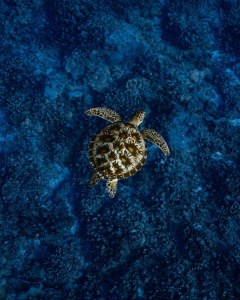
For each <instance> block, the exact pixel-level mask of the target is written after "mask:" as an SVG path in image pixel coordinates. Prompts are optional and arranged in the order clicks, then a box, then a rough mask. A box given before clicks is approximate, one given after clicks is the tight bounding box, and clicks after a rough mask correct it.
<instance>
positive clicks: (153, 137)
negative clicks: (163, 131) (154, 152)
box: [141, 129, 170, 155]
mask: <svg viewBox="0 0 240 300" xmlns="http://www.w3.org/2000/svg"><path fill="white" fill-rule="evenodd" d="M141 134H142V137H143V138H144V139H146V140H149V141H150V142H152V143H153V144H155V145H156V146H158V147H159V148H160V149H161V150H162V152H163V153H164V154H165V155H170V150H169V148H168V145H167V143H166V141H165V140H164V138H163V137H162V136H161V135H160V134H159V133H157V132H156V131H155V130H153V129H144V130H143V131H141Z"/></svg>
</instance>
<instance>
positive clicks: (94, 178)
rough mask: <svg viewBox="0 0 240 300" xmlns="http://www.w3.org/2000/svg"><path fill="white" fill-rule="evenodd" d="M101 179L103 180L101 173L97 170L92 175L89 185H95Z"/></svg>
mask: <svg viewBox="0 0 240 300" xmlns="http://www.w3.org/2000/svg"><path fill="white" fill-rule="evenodd" d="M100 180H101V176H100V174H99V173H97V172H95V173H94V174H93V175H92V177H91V178H90V180H89V183H88V185H89V186H93V185H95V184H97V183H98V182H99V181H100Z"/></svg>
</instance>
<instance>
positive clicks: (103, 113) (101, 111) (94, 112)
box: [86, 107, 121, 123]
mask: <svg viewBox="0 0 240 300" xmlns="http://www.w3.org/2000/svg"><path fill="white" fill-rule="evenodd" d="M86 115H88V116H97V117H100V118H103V119H105V120H107V121H109V122H111V123H114V122H120V121H121V117H120V116H119V114H118V113H116V112H115V111H113V110H111V109H109V108H105V107H94V108H91V109H89V110H87V111H86Z"/></svg>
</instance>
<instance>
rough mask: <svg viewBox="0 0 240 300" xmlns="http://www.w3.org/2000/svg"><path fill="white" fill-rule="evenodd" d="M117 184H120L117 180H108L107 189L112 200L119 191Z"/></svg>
mask: <svg viewBox="0 0 240 300" xmlns="http://www.w3.org/2000/svg"><path fill="white" fill-rule="evenodd" d="M117 182H118V180H117V179H112V180H108V181H107V185H106V188H107V192H108V195H109V196H110V197H111V198H113V197H114V196H115V195H116V191H117Z"/></svg>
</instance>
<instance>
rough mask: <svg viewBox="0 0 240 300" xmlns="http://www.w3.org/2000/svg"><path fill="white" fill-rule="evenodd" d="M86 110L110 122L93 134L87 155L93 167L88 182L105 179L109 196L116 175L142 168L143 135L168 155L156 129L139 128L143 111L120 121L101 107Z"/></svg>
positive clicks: (95, 182)
mask: <svg viewBox="0 0 240 300" xmlns="http://www.w3.org/2000/svg"><path fill="white" fill-rule="evenodd" d="M86 114H87V115H88V116H98V117H100V118H103V119H105V120H107V121H109V122H111V123H112V124H110V125H108V126H107V127H105V128H104V129H103V130H101V131H100V132H99V133H97V134H95V135H94V136H93V138H92V139H91V141H90V143H89V159H90V163H91V166H92V167H93V170H94V173H93V175H92V177H91V179H90V181H89V185H90V186H93V185H95V184H97V183H98V182H99V181H100V180H101V179H106V180H107V186H106V188H107V192H108V194H109V196H110V197H111V198H113V197H114V196H115V194H116V190H117V182H118V180H119V179H122V178H128V177H130V176H132V175H134V174H136V173H137V172H138V171H139V170H140V169H141V168H142V166H143V164H144V162H145V160H146V157H147V151H146V148H145V142H144V139H146V140H149V141H150V142H152V143H154V144H155V145H157V146H158V147H159V148H160V149H161V150H162V152H163V153H164V154H165V155H170V151H169V148H168V145H167V143H166V142H165V140H164V138H163V137H162V136H161V135H159V134H158V133H157V132H156V131H154V130H153V129H144V130H142V131H139V130H138V126H139V125H140V124H141V123H142V121H143V118H144V115H145V113H144V112H143V111H137V112H136V113H135V114H134V115H133V117H132V118H131V119H130V120H129V121H128V122H126V123H123V122H121V117H120V116H119V114H118V113H116V112H114V111H113V110H111V109H108V108H104V107H95V108H91V109H89V110H87V111H86Z"/></svg>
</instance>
